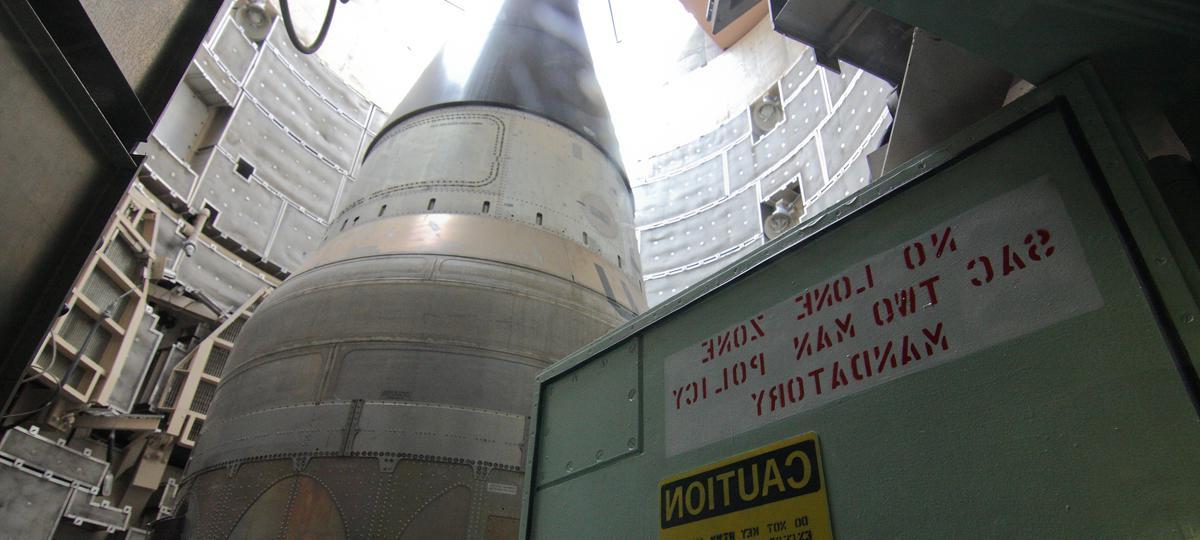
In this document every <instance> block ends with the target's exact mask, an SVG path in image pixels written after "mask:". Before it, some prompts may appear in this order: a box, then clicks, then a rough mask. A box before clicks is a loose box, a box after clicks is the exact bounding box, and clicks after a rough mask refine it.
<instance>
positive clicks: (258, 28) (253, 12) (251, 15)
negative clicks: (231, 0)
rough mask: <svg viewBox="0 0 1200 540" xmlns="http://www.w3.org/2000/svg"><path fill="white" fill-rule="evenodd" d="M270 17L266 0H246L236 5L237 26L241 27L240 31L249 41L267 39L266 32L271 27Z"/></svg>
mask: <svg viewBox="0 0 1200 540" xmlns="http://www.w3.org/2000/svg"><path fill="white" fill-rule="evenodd" d="M271 17H272V15H271V12H270V11H268V7H267V0H246V1H245V2H242V3H241V5H240V6H238V10H237V23H238V26H240V27H242V31H243V32H245V34H246V37H247V38H250V40H251V41H263V40H264V39H267V32H268V31H269V30H270V29H271Z"/></svg>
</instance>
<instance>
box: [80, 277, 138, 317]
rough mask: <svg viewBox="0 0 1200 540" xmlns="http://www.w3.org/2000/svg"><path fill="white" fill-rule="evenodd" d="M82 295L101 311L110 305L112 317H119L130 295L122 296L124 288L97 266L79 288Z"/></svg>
mask: <svg viewBox="0 0 1200 540" xmlns="http://www.w3.org/2000/svg"><path fill="white" fill-rule="evenodd" d="M80 292H82V293H83V296H85V297H87V299H88V300H91V301H92V303H93V304H95V305H96V307H98V308H100V310H101V311H103V310H104V309H106V308H108V307H109V306H110V305H111V306H112V314H113V318H114V319H119V318H121V314H122V312H124V311H125V306H127V305H128V304H129V302H130V297H129V296H125V297H122V296H121V295H122V294H125V290H123V289H122V288H121V286H120V285H118V284H117V282H116V281H115V280H113V278H111V277H109V275H108V274H106V273H105V272H104V270H101V269H99V268H96V269H95V270H94V271H92V273H91V274H90V275H88V278H87V280H86V281H84V282H83V287H81V288H80Z"/></svg>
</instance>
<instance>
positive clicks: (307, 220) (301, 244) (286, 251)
mask: <svg viewBox="0 0 1200 540" xmlns="http://www.w3.org/2000/svg"><path fill="white" fill-rule="evenodd" d="M325 229H326V225H325V224H324V223H322V222H320V221H318V220H316V219H315V218H313V217H312V216H310V215H308V214H306V213H304V212H302V211H301V210H300V209H299V208H297V207H295V206H293V205H290V204H289V205H287V206H286V207H284V209H283V217H281V218H280V220H279V227H278V228H277V229H276V230H275V236H274V238H273V239H272V240H271V248H270V249H269V250H267V253H266V255H264V258H265V259H267V260H269V261H271V262H273V263H275V264H278V265H279V266H281V267H283V268H287V269H288V270H289V271H292V272H295V271H298V270H300V267H301V265H302V264H303V263H304V260H305V259H306V258H307V257H308V254H309V253H312V252H313V250H315V249H317V246H318V245H319V244H320V243H321V239H322V238H323V237H324V236H325Z"/></svg>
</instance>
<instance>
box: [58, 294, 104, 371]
mask: <svg viewBox="0 0 1200 540" xmlns="http://www.w3.org/2000/svg"><path fill="white" fill-rule="evenodd" d="M93 328H94V330H93ZM89 332H90V333H91V337H90V338H89V337H88V333H89ZM60 335H61V336H62V338H63V339H64V340H66V342H67V343H70V344H71V346H72V347H75V350H78V351H80V352H81V353H83V354H84V355H85V356H87V357H88V358H91V359H92V360H94V361H95V360H99V359H100V356H101V355H102V354H103V353H104V349H105V348H106V347H108V341H109V340H110V339H112V334H111V333H109V331H108V330H107V329H105V328H104V327H103V326H102V325H101V324H100V322H99V321H97V320H96V319H94V318H92V316H91V315H88V314H87V313H84V312H83V310H82V309H80V308H79V307H73V308H71V311H70V312H68V313H67V315H66V321H65V322H63V325H62V329H61V330H60ZM85 341H86V343H85ZM75 372H76V373H79V372H80V370H79V369H76V370H75Z"/></svg>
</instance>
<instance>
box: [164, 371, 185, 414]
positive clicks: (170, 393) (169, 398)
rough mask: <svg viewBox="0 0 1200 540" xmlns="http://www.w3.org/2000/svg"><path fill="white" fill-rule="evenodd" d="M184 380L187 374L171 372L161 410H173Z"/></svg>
mask: <svg viewBox="0 0 1200 540" xmlns="http://www.w3.org/2000/svg"><path fill="white" fill-rule="evenodd" d="M186 380H187V373H183V372H180V371H172V372H171V380H170V382H168V383H167V395H165V396H163V400H162V406H163V408H165V409H174V408H175V404H176V403H177V402H178V401H179V392H180V391H182V390H183V383H184V382H185V381H186Z"/></svg>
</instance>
